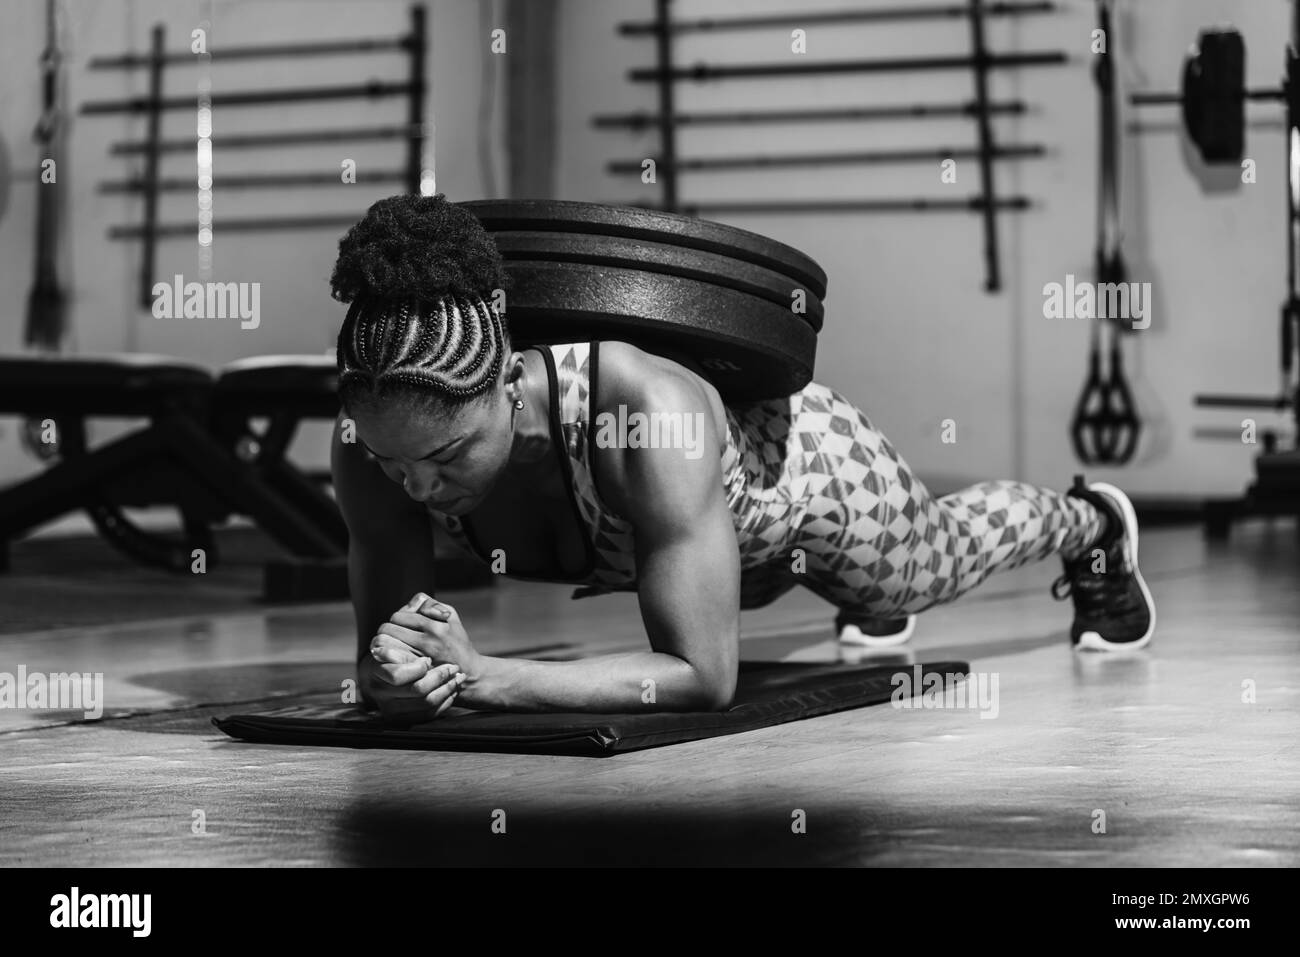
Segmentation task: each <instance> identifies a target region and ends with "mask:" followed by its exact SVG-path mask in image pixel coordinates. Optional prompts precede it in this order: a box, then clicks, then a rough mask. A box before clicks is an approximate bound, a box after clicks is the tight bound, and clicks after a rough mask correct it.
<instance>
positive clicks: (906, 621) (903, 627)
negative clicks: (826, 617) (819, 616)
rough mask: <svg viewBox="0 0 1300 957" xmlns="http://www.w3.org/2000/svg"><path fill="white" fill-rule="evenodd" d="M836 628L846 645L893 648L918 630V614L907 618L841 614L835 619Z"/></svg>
mask: <svg viewBox="0 0 1300 957" xmlns="http://www.w3.org/2000/svg"><path fill="white" fill-rule="evenodd" d="M835 630H836V632H838V633H839V637H840V641H842V642H844V643H845V644H846V645H861V646H863V647H865V648H893V647H894V646H895V645H901V644H903V643H904V642H906V641H907V640H908V639H909V638H911V637H912V633H913V632H914V631H916V616H915V615H908V616H907V617H906V618H863V617H861V616H857V617H853V618H849V617H847V616H844V615H840V616H838V617H836V619H835Z"/></svg>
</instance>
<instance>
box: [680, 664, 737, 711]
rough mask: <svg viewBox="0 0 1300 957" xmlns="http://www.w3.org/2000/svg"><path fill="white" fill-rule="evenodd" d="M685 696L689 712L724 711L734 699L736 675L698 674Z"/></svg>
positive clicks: (733, 672)
mask: <svg viewBox="0 0 1300 957" xmlns="http://www.w3.org/2000/svg"><path fill="white" fill-rule="evenodd" d="M697 675H698V680H697V681H696V682H695V687H694V688H693V689H691V692H690V694H689V695H688V696H687V697H688V701H687V702H686V706H687V709H688V710H690V711H726V710H727V709H728V708H730V707H731V704H732V701H734V700H735V697H736V674H735V671H732V672H731V673H730V674H716V675H709V674H700V673H699V672H697Z"/></svg>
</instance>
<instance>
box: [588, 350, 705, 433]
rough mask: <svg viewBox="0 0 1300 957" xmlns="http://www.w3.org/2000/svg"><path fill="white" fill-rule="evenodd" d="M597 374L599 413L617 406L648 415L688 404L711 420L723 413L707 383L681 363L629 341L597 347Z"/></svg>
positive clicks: (613, 409) (612, 409) (612, 410)
mask: <svg viewBox="0 0 1300 957" xmlns="http://www.w3.org/2000/svg"><path fill="white" fill-rule="evenodd" d="M597 375H598V377H599V379H598V383H597V388H598V389H599V390H600V394H599V395H598V396H597V401H598V402H599V404H600V408H601V411H611V412H615V411H617V408H618V406H619V405H620V404H622V405H626V406H627V407H628V408H637V409H641V410H644V411H647V412H651V411H659V410H662V411H673V410H674V409H671V408H667V407H677V409H681V408H682V407H683V406H684V405H689V406H691V407H693V408H695V409H699V410H700V411H703V412H705V413H706V414H707V415H708V416H709V417H710V418H713V419H719V418H720V416H721V413H722V408H723V407H722V400H721V398H720V397H719V396H718V392H717V390H716V389H715V388H714V387H713V386H712V385H711V384H710V383H709V382H708V381H707V380H705V379H704V378H702V377H701V376H700V375H698V374H697V373H695V372H694V371H692V370H690V369H688V368H687V367H686V366H685V365H683V364H682V363H680V362H676V361H674V360H673V359H669V358H665V357H663V356H659V355H655V354H654V353H650V352H646V351H645V350H644V349H640V348H638V347H637V346H634V345H632V344H631V343H629V342H602V343H601V344H600V359H599V370H598V373H597ZM661 407H664V408H662V409H661Z"/></svg>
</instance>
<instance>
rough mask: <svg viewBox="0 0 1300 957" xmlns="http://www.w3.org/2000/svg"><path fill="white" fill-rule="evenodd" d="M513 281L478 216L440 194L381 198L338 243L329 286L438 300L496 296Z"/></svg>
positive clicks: (364, 294) (336, 290)
mask: <svg viewBox="0 0 1300 957" xmlns="http://www.w3.org/2000/svg"><path fill="white" fill-rule="evenodd" d="M508 286H509V279H508V278H507V276H506V271H505V266H504V264H503V262H502V259H501V253H500V252H499V251H498V250H497V247H496V243H494V242H493V241H492V237H491V236H489V235H488V234H487V232H486V230H484V229H483V226H482V224H481V223H480V222H479V221H478V217H476V216H475V215H474V214H473V213H471V212H469V211H467V210H464V209H462V208H461V207H459V206H457V205H456V204H455V203H450V202H448V201H447V197H446V195H445V194H443V193H438V194H437V195H436V196H416V195H414V194H403V195H400V196H390V197H389V198H387V199H381V200H380V201H379V202H377V203H375V204H374V205H373V206H371V207H370V209H368V210H367V211H366V215H365V218H364V219H362V220H361V221H360V222H358V223H357V224H356V225H355V226H353V227H352V228H351V229H349V230H348V232H347V234H346V235H345V236H344V237H343V238H342V239H341V240H340V241H339V257H338V260H337V261H336V262H335V264H334V273H333V275H332V276H331V277H330V289H331V292H332V294H333V296H334V298H335V299H337V300H339V301H340V302H352V301H353V300H355V299H358V298H376V299H386V300H393V301H402V302H410V301H426V302H427V301H434V300H438V299H441V298H442V297H443V296H446V295H447V294H449V293H450V294H452V295H458V296H472V297H475V298H480V299H488V298H490V294H491V291H492V290H493V289H497V288H507V287H508Z"/></svg>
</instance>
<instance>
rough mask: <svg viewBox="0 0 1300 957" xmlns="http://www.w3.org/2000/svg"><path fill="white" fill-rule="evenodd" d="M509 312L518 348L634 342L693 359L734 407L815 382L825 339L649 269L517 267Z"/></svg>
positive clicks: (748, 303) (770, 311)
mask: <svg viewBox="0 0 1300 957" xmlns="http://www.w3.org/2000/svg"><path fill="white" fill-rule="evenodd" d="M506 272H507V273H508V274H509V275H510V278H511V279H512V280H513V286H512V288H511V292H510V303H509V307H508V309H507V316H508V317H509V323H510V331H511V337H512V339H513V340H514V341H515V343H516V344H517V345H544V344H551V343H562V342H573V341H578V340H582V339H596V340H606V339H613V340H625V341H628V342H632V343H634V344H635V345H638V346H642V347H645V348H646V349H648V350H649V351H656V352H663V353H669V354H671V353H685V354H687V355H689V356H690V357H691V358H693V359H694V360H695V361H696V362H698V363H699V365H700V366H701V368H702V369H703V370H704V371H705V374H706V376H707V377H708V378H709V379H710V380H711V381H712V382H713V383H714V385H715V386H716V387H717V389H718V392H719V393H720V394H721V395H722V396H723V397H724V398H725V399H728V400H735V401H749V400H757V399H767V398H777V397H780V396H786V395H790V394H791V393H793V392H797V391H799V390H800V389H802V388H803V387H804V386H806V385H807V384H808V383H809V382H811V381H812V374H813V363H814V358H815V355H816V347H817V334H816V333H815V332H814V331H813V328H812V326H811V325H809V324H808V323H807V322H805V321H803V320H802V319H800V318H799V317H797V316H795V315H794V314H793V313H791V312H790V310H789V308H783V307H781V306H778V305H776V304H775V303H772V302H769V301H768V300H766V299H761V298H757V297H755V296H751V295H747V294H746V293H742V292H738V291H736V290H734V289H728V288H726V287H723V286H717V285H713V284H711V283H705V282H700V281H698V280H694V279H687V278H684V277H682V276H672V275H666V274H664V273H656V272H650V271H647V270H645V269H626V268H622V267H613V266H601V265H595V264H591V263H575V262H547V261H533V260H513V261H507V262H506Z"/></svg>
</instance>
